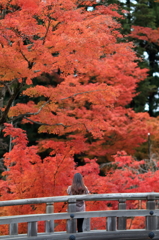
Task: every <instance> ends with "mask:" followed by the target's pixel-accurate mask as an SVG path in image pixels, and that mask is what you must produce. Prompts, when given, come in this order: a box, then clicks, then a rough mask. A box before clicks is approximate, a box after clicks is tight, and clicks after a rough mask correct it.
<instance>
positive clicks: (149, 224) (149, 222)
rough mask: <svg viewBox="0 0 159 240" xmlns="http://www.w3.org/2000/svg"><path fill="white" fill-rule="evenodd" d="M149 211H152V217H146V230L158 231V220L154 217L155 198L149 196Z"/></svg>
mask: <svg viewBox="0 0 159 240" xmlns="http://www.w3.org/2000/svg"><path fill="white" fill-rule="evenodd" d="M147 210H150V212H149V213H150V215H149V216H146V230H156V229H157V218H156V216H155V215H154V210H155V197H154V196H152V195H149V196H148V197H147Z"/></svg>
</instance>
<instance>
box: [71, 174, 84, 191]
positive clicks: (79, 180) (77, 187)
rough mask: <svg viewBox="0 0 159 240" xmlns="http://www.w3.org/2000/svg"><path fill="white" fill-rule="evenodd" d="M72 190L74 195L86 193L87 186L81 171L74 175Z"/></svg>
mask: <svg viewBox="0 0 159 240" xmlns="http://www.w3.org/2000/svg"><path fill="white" fill-rule="evenodd" d="M71 192H72V194H74V195H76V194H85V193H86V187H85V185H84V182H83V177H82V175H81V174H80V173H75V175H74V177H73V181H72V186H71Z"/></svg>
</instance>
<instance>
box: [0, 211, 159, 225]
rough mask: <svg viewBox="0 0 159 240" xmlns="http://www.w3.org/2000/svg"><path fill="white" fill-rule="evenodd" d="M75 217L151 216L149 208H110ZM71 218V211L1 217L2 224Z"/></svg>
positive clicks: (158, 213) (0, 223) (77, 213)
mask: <svg viewBox="0 0 159 240" xmlns="http://www.w3.org/2000/svg"><path fill="white" fill-rule="evenodd" d="M72 214H73V218H75V219H76V218H92V217H138V216H141V217H145V216H150V211H149V210H144V209H137V210H136V209H134V210H109V211H107V210H106V211H87V212H72ZM153 216H159V210H157V209H156V210H154V212H153ZM60 219H70V214H69V213H50V214H46V213H44V214H28V215H14V216H6V217H0V225H2V224H10V223H11V222H14V223H22V222H23V223H24V222H36V221H46V220H60Z"/></svg>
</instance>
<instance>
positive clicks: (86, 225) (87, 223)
mask: <svg viewBox="0 0 159 240" xmlns="http://www.w3.org/2000/svg"><path fill="white" fill-rule="evenodd" d="M90 225H91V224H90V218H85V219H84V221H83V231H90Z"/></svg>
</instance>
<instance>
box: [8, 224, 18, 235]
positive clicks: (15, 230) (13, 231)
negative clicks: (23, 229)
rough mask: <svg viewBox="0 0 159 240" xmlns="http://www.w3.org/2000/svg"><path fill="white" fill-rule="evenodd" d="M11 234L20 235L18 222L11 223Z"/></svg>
mask: <svg viewBox="0 0 159 240" xmlns="http://www.w3.org/2000/svg"><path fill="white" fill-rule="evenodd" d="M9 234H10V235H18V223H10V224H9Z"/></svg>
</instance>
